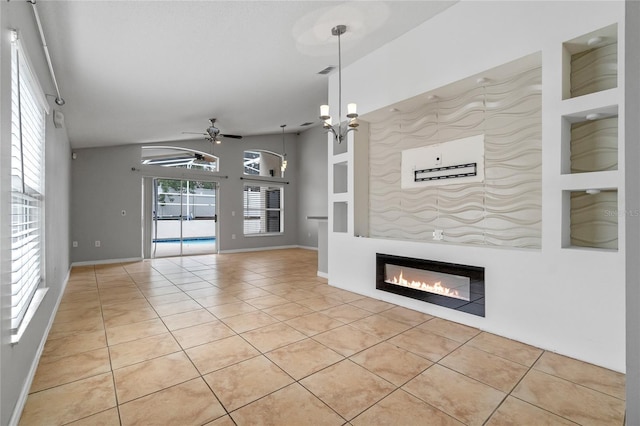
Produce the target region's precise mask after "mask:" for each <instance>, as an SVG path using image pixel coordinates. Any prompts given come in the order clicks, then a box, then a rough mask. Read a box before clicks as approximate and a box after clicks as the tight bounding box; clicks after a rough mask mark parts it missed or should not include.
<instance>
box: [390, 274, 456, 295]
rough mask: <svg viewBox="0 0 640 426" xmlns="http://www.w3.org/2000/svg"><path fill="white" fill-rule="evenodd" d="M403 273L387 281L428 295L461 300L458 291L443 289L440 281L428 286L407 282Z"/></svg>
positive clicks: (421, 282)
mask: <svg viewBox="0 0 640 426" xmlns="http://www.w3.org/2000/svg"><path fill="white" fill-rule="evenodd" d="M403 274H404V272H403V271H402V270H400V277H395V276H394V277H393V279H392V280H388V282H389V283H391V284H396V285H401V286H404V287H409V288H415V289H418V290H422V291H428V292H429V293H435V294H442V295H443V296H449V297H455V298H458V299H462V297H461V296H460V294H459V293H458V290H451V289H450V288H447V287H444V286H443V285H442V283H441V282H440V281H438V282H436V283H434V284H429V283H425V282H424V281H409V280H407V279H406V278H404V277H403Z"/></svg>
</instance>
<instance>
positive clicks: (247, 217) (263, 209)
mask: <svg viewBox="0 0 640 426" xmlns="http://www.w3.org/2000/svg"><path fill="white" fill-rule="evenodd" d="M255 187H258V188H260V202H259V203H260V204H259V205H258V206H255V205H254V206H250V205H249V200H250V198H249V194H248V193H253V194H256V193H257V191H247V188H255ZM274 190H278V191H279V201H280V203H279V206H278V207H270V206H268V205H267V204H268V201H266V198H267V194H266V191H274ZM263 191H264V192H263ZM284 197H285V196H284V184H281V183H274V182H260V181H258V180H255V181H251V182H245V183H244V184H243V185H242V210H243V235H244V236H245V237H265V236H280V235H284V232H285V227H284V207H285V204H284V203H285V201H284ZM255 212H258V214H257V215H255V214H253V215H252V213H255ZM272 212H278V228H279V230H278V231H269V220H270V218H269V213H272ZM256 219H257V220H259V221H260V222H261V223H260V225H259V226H260V228H259V231H258V232H247V230H248V229H249V230H250V229H251V225H250V223H249V221H253V222H255V221H256Z"/></svg>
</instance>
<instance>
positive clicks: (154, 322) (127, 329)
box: [107, 318, 169, 345]
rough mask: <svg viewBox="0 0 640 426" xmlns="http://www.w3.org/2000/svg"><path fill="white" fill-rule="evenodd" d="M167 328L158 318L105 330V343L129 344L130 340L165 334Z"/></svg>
mask: <svg viewBox="0 0 640 426" xmlns="http://www.w3.org/2000/svg"><path fill="white" fill-rule="evenodd" d="M167 331H169V330H167V327H165V325H164V323H163V322H162V320H161V319H160V318H154V319H151V320H147V321H141V322H137V323H135V324H125V325H122V326H116V327H109V328H107V341H108V342H109V345H117V344H119V343H124V342H130V341H131V340H136V339H142V338H145V337H149V336H154V335H156V334H161V333H166V332H167Z"/></svg>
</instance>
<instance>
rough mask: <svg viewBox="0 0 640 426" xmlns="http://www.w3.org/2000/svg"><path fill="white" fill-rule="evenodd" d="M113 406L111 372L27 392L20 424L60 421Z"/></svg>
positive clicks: (80, 416)
mask: <svg viewBox="0 0 640 426" xmlns="http://www.w3.org/2000/svg"><path fill="white" fill-rule="evenodd" d="M115 406H116V395H115V390H114V388H113V377H112V375H111V373H104V374H100V375H98V376H93V377H89V378H87V379H82V380H78V381H76V382H72V383H68V384H66V385H62V386H56V387H55V388H51V389H48V390H45V391H42V392H37V393H34V394H31V395H29V398H27V402H26V405H25V407H24V410H23V412H22V417H21V418H20V424H21V425H25V426H26V425H45V424H64V423H68V422H72V421H74V420H78V419H82V418H85V417H87V416H91V415H93V414H96V413H99V412H102V411H105V410H107V409H109V408H112V407H115Z"/></svg>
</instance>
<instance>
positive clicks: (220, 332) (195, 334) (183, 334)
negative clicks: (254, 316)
mask: <svg viewBox="0 0 640 426" xmlns="http://www.w3.org/2000/svg"><path fill="white" fill-rule="evenodd" d="M172 334H173V337H175V338H176V340H177V341H178V343H179V344H180V346H182V348H183V349H187V348H192V347H194V346H199V345H203V344H205V343H209V342H214V341H216V340H220V339H224V338H225V337H231V336H233V335H235V332H234V331H233V330H231V329H230V328H229V327H227V326H226V324H224V323H223V322H222V321H219V320H215V321H212V322H207V323H204V324H200V325H195V326H193V327H188V328H181V329H180V330H175V331H173V332H172Z"/></svg>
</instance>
